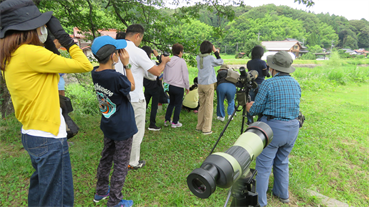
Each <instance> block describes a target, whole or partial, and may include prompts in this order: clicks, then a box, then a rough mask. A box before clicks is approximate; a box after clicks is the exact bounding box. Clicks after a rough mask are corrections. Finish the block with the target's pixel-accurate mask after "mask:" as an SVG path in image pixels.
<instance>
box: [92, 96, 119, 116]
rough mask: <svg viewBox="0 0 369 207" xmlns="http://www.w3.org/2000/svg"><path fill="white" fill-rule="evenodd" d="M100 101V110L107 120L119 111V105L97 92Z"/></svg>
mask: <svg viewBox="0 0 369 207" xmlns="http://www.w3.org/2000/svg"><path fill="white" fill-rule="evenodd" d="M96 94H97V99H98V100H99V108H100V111H101V113H102V115H103V116H104V117H105V118H107V119H108V118H109V117H111V116H112V115H113V114H114V113H115V111H116V110H117V105H116V104H115V103H113V102H112V101H111V100H110V99H109V98H108V97H107V96H106V95H105V94H103V93H100V92H96Z"/></svg>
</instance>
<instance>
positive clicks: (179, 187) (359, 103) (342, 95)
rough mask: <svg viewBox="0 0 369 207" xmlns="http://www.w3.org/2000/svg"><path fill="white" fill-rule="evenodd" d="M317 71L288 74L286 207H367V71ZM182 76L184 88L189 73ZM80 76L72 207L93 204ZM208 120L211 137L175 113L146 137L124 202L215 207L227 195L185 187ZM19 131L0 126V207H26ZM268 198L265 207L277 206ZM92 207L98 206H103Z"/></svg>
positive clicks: (89, 106) (234, 131) (94, 159)
mask: <svg viewBox="0 0 369 207" xmlns="http://www.w3.org/2000/svg"><path fill="white" fill-rule="evenodd" d="M322 64H323V65H322V66H319V67H315V68H312V69H311V68H297V70H296V72H295V73H293V76H294V77H295V78H296V79H297V80H298V81H299V83H300V85H301V88H302V98H301V105H300V106H301V111H302V112H303V113H304V115H305V116H306V121H305V124H304V126H303V128H301V129H300V133H299V137H298V139H297V142H296V145H295V147H294V149H293V150H292V153H291V155H290V196H291V198H290V199H291V204H292V205H298V206H317V205H318V204H319V203H320V200H319V199H317V198H316V197H310V196H309V195H308V194H307V193H306V189H310V190H313V191H317V192H319V193H321V194H323V195H326V196H328V197H331V198H335V199H337V200H339V201H342V202H346V203H348V204H349V205H350V206H369V197H368V189H369V174H368V170H369V159H368V156H367V153H368V151H369V141H368V140H369V139H368V138H369V137H368V135H369V117H368V116H369V115H368V111H369V104H368V103H369V96H368V94H369V83H368V80H369V67H358V66H356V65H342V64H341V62H334V61H331V60H330V61H327V62H324V63H322ZM189 70H190V80H191V82H192V80H193V78H194V77H195V76H196V75H197V69H196V68H189ZM86 77H87V80H85V83H83V84H82V85H83V86H81V84H74V85H69V86H68V87H67V91H66V93H67V96H69V97H70V98H71V99H72V102H73V104H74V109H75V111H74V112H73V113H72V114H71V115H72V117H73V118H74V120H75V122H76V123H77V124H78V125H79V127H80V132H79V134H78V135H77V136H76V137H74V138H72V139H71V140H69V141H70V142H71V143H70V154H71V159H72V167H73V176H74V193H75V205H76V206H93V205H94V204H93V202H92V199H93V196H94V193H95V183H96V178H95V175H96V169H97V165H98V162H99V159H100V152H101V149H102V146H103V134H102V132H101V130H100V129H99V122H100V114H99V113H98V106H97V101H96V98H95V95H94V91H93V88H92V84H91V83H89V81H90V80H88V77H89V74H88V75H86ZM214 100H216V99H214ZM214 104H216V102H214ZM163 108H164V110H159V112H158V115H157V123H158V125H159V126H163V124H162V123H163V122H164V115H165V106H164V107H163ZM214 109H215V108H214ZM214 114H215V111H214ZM241 114H242V111H239V112H237V115H236V117H235V118H234V120H233V121H232V122H231V123H230V125H229V127H228V128H227V130H226V132H225V133H224V136H223V137H222V138H221V140H220V143H219V144H218V146H217V148H216V149H215V151H225V150H227V149H228V148H229V147H230V146H232V145H233V143H234V142H235V140H236V139H237V138H238V136H239V135H240V129H241V123H242V116H241ZM146 116H147V117H148V116H149V110H148V111H147V115H146ZM215 117H216V116H213V131H214V132H215V133H213V134H212V135H209V136H203V135H202V134H201V133H198V132H196V131H195V126H196V122H197V115H196V114H194V113H192V112H185V111H182V112H181V122H182V123H183V127H181V128H176V129H173V128H170V127H169V128H165V127H163V128H162V130H161V131H159V132H152V131H148V130H146V132H145V137H144V140H143V143H142V149H141V150H142V152H141V156H142V159H145V160H146V161H147V165H146V166H145V167H144V168H143V169H140V170H138V171H129V174H128V176H127V179H126V183H125V186H124V188H123V195H124V198H125V199H132V200H133V201H134V202H135V206H223V205H224V202H225V200H226V197H227V193H228V189H221V188H217V190H216V191H215V192H214V194H213V195H212V196H211V197H210V198H209V199H199V198H197V197H195V196H194V195H192V193H191V192H190V191H189V189H188V187H187V184H186V177H187V175H188V174H189V173H190V172H191V171H192V170H193V169H195V168H198V167H200V165H201V163H202V162H203V161H204V159H205V158H206V156H207V155H208V154H209V152H210V150H211V149H212V147H213V145H214V144H215V142H216V140H217V138H218V137H219V134H220V132H221V131H222V129H223V127H224V126H225V123H224V122H220V121H218V120H216V119H215ZM20 127H21V125H20V123H19V122H18V121H17V120H16V119H15V117H14V115H10V116H8V117H6V118H4V119H2V120H1V121H0V134H1V140H0V144H1V147H0V160H1V162H0V206H26V205H27V192H28V185H29V178H30V176H31V174H32V173H33V168H32V167H31V161H30V158H29V155H28V153H27V152H26V151H25V150H24V149H23V147H22V144H21V139H20ZM254 165H255V164H254V162H253V163H252V165H251V167H254ZM272 181H273V177H272V176H271V178H270V183H272ZM271 187H272V185H270V188H271ZM270 194H271V192H270V191H269V192H268V197H269V201H268V202H269V204H270V205H271V206H280V202H279V201H278V200H277V199H276V198H274V197H272V196H271V195H270ZM99 206H106V201H102V202H100V203H99Z"/></svg>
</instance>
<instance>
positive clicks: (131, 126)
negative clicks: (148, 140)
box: [91, 67, 137, 141]
mask: <svg viewBox="0 0 369 207" xmlns="http://www.w3.org/2000/svg"><path fill="white" fill-rule="evenodd" d="M97 68H98V67H95V68H94V70H92V72H91V75H92V81H93V83H94V88H95V92H96V96H97V99H98V101H99V108H100V111H101V113H102V116H101V124H100V129H101V130H102V131H103V133H104V136H105V137H107V138H109V139H113V140H117V141H121V140H126V139H128V138H130V137H132V136H133V135H134V134H136V133H137V126H136V121H135V115H134V111H133V107H132V105H131V103H130V100H129V99H130V96H129V92H130V91H131V83H130V82H129V80H128V79H127V77H126V76H124V75H122V74H120V73H118V72H116V71H115V70H114V69H111V70H103V71H99V72H96V69H97Z"/></svg>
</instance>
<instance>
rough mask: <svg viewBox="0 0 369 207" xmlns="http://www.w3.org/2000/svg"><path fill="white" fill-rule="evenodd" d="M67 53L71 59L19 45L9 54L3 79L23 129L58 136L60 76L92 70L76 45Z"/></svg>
mask: <svg viewBox="0 0 369 207" xmlns="http://www.w3.org/2000/svg"><path fill="white" fill-rule="evenodd" d="M69 53H70V55H71V57H72V59H68V58H64V57H62V56H59V55H56V54H54V53H52V52H50V51H49V50H47V49H45V48H44V47H41V46H35V45H28V44H23V45H21V46H20V47H19V48H18V49H17V50H15V51H14V52H13V53H12V57H11V59H10V62H9V63H8V64H7V65H6V67H5V72H3V76H4V77H5V80H6V86H7V87H8V90H9V92H10V95H11V98H12V102H13V105H14V110H15V117H16V118H17V119H18V121H20V122H21V123H22V125H23V129H25V130H28V129H33V130H41V131H45V132H50V133H52V134H54V135H55V136H56V135H57V134H58V132H59V126H60V103H59V93H58V82H59V73H81V72H89V71H91V70H92V69H93V67H92V65H91V63H90V61H89V60H88V59H87V57H86V56H85V55H84V54H83V52H82V50H81V49H80V48H79V47H78V46H77V45H73V46H72V47H70V49H69Z"/></svg>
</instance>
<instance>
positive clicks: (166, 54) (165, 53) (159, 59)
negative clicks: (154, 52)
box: [158, 51, 170, 63]
mask: <svg viewBox="0 0 369 207" xmlns="http://www.w3.org/2000/svg"><path fill="white" fill-rule="evenodd" d="M162 55H164V56H165V57H168V56H169V55H170V54H169V52H166V51H164V52H163V53H162ZM158 61H159V63H161V55H159V58H158Z"/></svg>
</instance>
